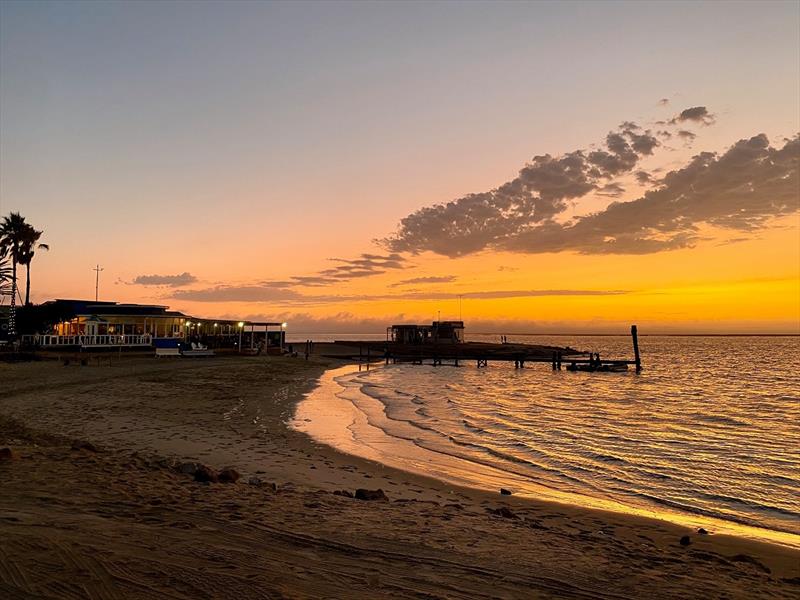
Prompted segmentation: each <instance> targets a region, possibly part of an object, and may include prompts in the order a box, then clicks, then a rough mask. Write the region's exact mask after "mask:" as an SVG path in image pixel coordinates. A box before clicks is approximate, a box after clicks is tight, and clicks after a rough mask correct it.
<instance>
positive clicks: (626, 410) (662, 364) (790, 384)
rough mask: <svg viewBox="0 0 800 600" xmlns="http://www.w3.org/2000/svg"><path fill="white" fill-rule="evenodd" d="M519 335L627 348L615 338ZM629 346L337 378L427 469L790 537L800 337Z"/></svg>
mask: <svg viewBox="0 0 800 600" xmlns="http://www.w3.org/2000/svg"><path fill="white" fill-rule="evenodd" d="M514 341H526V340H524V339H519V340H514ZM528 341H532V342H533V343H556V344H559V343H564V344H569V345H570V346H572V347H579V348H583V349H587V350H594V351H600V350H602V351H603V355H604V356H609V354H610V355H612V356H613V355H616V356H624V355H626V354H628V353H629V350H628V349H627V344H628V340H627V338H602V339H600V340H598V339H596V338H585V339H580V338H576V339H573V340H567V339H555V340H545V339H542V338H540V337H537V338H534V339H532V340H528ZM600 343H602V344H603V346H605V347H604V348H598V347H597V346H598V345H599V344H600ZM641 346H642V352H643V356H644V357H645V370H644V371H643V373H642V374H641V375H637V374H635V373H633V372H628V373H623V374H618V373H613V374H600V373H596V374H593V373H567V372H552V371H551V370H550V369H543V368H531V369H523V370H514V369H511V368H509V367H508V365H503V364H496V365H490V367H489V368H487V369H474V368H471V367H469V366H464V367H461V368H458V369H452V368H450V369H443V368H435V367H432V366H427V365H425V366H411V365H394V366H389V367H387V368H380V369H375V370H371V371H369V372H362V373H359V374H353V375H350V376H347V377H343V378H340V384H341V385H342V386H345V387H347V388H348V389H350V390H354V391H356V392H359V393H361V394H363V397H364V398H368V399H369V402H370V403H369V404H368V403H367V401H366V400H364V401H363V402H362V401H360V400H358V397H357V396H353V398H352V399H351V400H350V401H352V402H353V403H354V404H355V405H358V410H360V411H363V412H364V414H365V415H366V420H367V422H368V423H369V425H370V426H372V427H375V428H379V429H380V430H381V431H382V434H384V435H385V436H387V437H388V438H389V439H391V438H397V439H403V440H408V441H410V442H411V443H413V444H414V447H417V448H420V449H424V450H426V451H428V452H430V453H431V454H430V456H429V458H427V459H425V461H430V467H429V468H430V469H433V470H434V471H435V469H436V458H435V457H436V456H437V455H439V456H442V457H451V458H457V459H460V460H464V461H467V462H466V463H464V464H465V465H467V464H473V465H476V467H477V466H483V467H489V468H491V469H494V470H498V471H500V472H507V473H508V474H509V475H510V476H511V475H513V476H514V477H517V478H522V479H521V481H530V482H531V483H532V484H533V483H535V484H536V485H540V486H544V487H546V488H552V489H559V490H563V491H566V492H568V493H571V494H575V495H577V496H581V495H583V496H586V497H595V498H605V499H608V500H610V501H613V502H616V503H619V504H620V505H625V506H631V507H638V508H639V509H645V510H646V509H648V507H650V508H653V509H655V508H656V507H668V508H669V509H671V510H673V511H678V512H679V513H686V514H693V515H703V516H708V517H713V518H715V519H721V520H723V521H727V522H731V523H741V524H746V525H751V526H755V527H760V528H765V529H769V530H773V531H776V532H789V533H792V534H797V535H800V452H799V451H798V449H797V447H798V444H797V440H798V439H800V379H798V376H797V375H796V374H797V373H798V372H800V339H798V338H672V337H664V338H654V337H651V338H644V339H643V340H642V343H641ZM776 356H778V357H780V360H777V361H776V360H774V358H775V357H776ZM700 357H702V358H700ZM764 365H769V366H770V368H769V369H764V368H763V366H764ZM348 398H349V396H348ZM354 435H355V436H356V437H357V436H358V435H359V432H358V431H355V432H354ZM356 441H358V440H356ZM364 443H366V442H364ZM381 443H384V442H381ZM425 461H420V464H427V463H426V462H425ZM467 470H468V469H467Z"/></svg>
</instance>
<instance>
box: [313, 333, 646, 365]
mask: <svg viewBox="0 0 800 600" xmlns="http://www.w3.org/2000/svg"><path fill="white" fill-rule="evenodd" d="M631 338H632V341H633V351H634V358H633V359H602V358H601V359H599V360H597V359H594V360H593V358H592V354H591V353H589V352H585V351H582V350H576V349H574V348H570V347H560V346H548V345H538V344H519V343H504V344H494V343H489V342H462V343H457V344H456V343H439V344H436V343H429V344H400V343H397V342H392V341H377V340H364V341H352V340H347V341H345V340H336V341H334V342H333V346H335V347H336V351H335V352H324V351H323V352H322V355H323V356H328V357H330V358H340V359H341V358H348V359H350V360H353V361H358V362H360V363H361V362H366V363H369V362H374V361H379V360H383V361H385V363H386V364H390V363H412V364H423V363H425V362H429V363H431V364H433V365H434V366H438V365H444V364H452V365H455V366H458V365H459V364H460V363H462V362H467V361H475V363H476V365H477V366H478V367H479V368H481V367H486V366H488V364H489V362H490V361H492V362H495V361H498V362H509V363H511V362H513V363H514V367H515V368H524V367H525V364H526V363H549V364H551V365H552V367H553V369H554V370H561V368H562V366H563V365H564V364H568V365H570V367H572V368H574V367H576V366H582V367H594V368H595V369H596V370H609V369H614V368H627V366H628V365H634V366H635V367H636V371H637V372H638V371H641V369H642V366H641V358H640V356H639V341H638V335H637V331H636V326H635V325H634V326H632V327H631Z"/></svg>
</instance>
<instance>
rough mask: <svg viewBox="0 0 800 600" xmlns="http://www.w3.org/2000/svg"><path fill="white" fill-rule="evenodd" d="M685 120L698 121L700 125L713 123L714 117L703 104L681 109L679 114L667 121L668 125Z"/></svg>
mask: <svg viewBox="0 0 800 600" xmlns="http://www.w3.org/2000/svg"><path fill="white" fill-rule="evenodd" d="M687 121H691V122H693V123H699V124H700V125H713V124H714V121H715V117H714V115H712V114H711V113H710V112H708V109H707V108H706V107H705V106H693V107H692V108H687V109H684V110H682V111H681V112H680V114H678V115H677V116H675V117H673V118H672V119H670V120H669V123H670V125H677V124H678V123H685V122H687Z"/></svg>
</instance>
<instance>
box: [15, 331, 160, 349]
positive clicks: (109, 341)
mask: <svg viewBox="0 0 800 600" xmlns="http://www.w3.org/2000/svg"><path fill="white" fill-rule="evenodd" d="M22 343H23V345H30V346H38V347H41V348H58V347H66V346H73V347H74V346H80V347H81V348H111V347H134V346H152V345H153V336H152V335H150V334H106V335H24V336H22Z"/></svg>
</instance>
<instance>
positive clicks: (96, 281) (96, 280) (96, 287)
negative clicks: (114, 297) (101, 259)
mask: <svg viewBox="0 0 800 600" xmlns="http://www.w3.org/2000/svg"><path fill="white" fill-rule="evenodd" d="M104 270H105V269H101V268H100V265H97V266H96V267H95V268H94V269H92V271H95V272H96V273H97V275H96V276H95V278H94V301H95V302H97V300H98V298H99V296H100V271H104Z"/></svg>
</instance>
